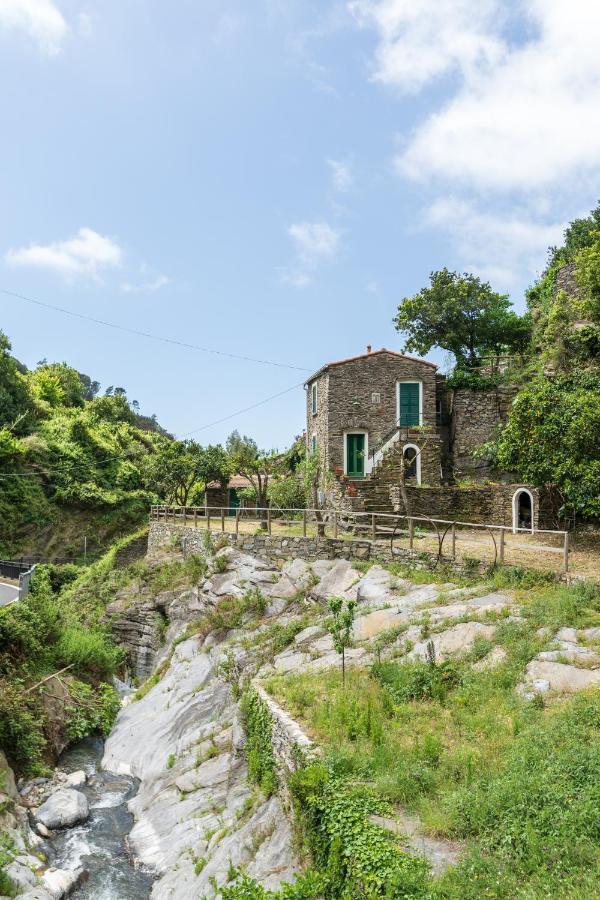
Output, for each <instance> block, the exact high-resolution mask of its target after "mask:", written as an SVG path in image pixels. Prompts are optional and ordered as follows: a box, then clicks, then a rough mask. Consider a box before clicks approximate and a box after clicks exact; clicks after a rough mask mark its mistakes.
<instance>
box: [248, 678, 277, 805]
mask: <svg viewBox="0 0 600 900" xmlns="http://www.w3.org/2000/svg"><path fill="white" fill-rule="evenodd" d="M240 709H241V712H242V719H243V722H244V728H245V730H246V735H247V738H248V740H247V743H246V758H247V760H248V777H249V779H250V781H252V782H254V784H257V785H258V786H259V787H260V788H261V790H262V791H263V792H264V793H265V794H266V795H267V796H270V795H271V794H273V793H274V792H275V791H276V790H277V775H276V770H275V756H274V754H273V746H272V744H271V735H272V728H273V725H272V721H271V714H270V712H269V709H268V707H267V705H266V704H265V703H264V702H263V701H262V700H261V699H260V697H259V696H258V694H257V693H256V691H253V690H248V691H246V692H245V693H244V695H243V696H242V700H241V703H240Z"/></svg>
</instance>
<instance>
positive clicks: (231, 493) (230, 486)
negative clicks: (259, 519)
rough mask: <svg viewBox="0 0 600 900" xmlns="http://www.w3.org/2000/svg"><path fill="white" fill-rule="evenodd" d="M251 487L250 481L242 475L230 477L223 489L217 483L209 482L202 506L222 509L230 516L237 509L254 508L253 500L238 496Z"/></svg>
mask: <svg viewBox="0 0 600 900" xmlns="http://www.w3.org/2000/svg"><path fill="white" fill-rule="evenodd" d="M251 487H252V483H251V481H250V479H248V478H246V477H245V476H244V475H232V476H231V478H230V479H229V482H228V483H227V485H226V486H225V487H223V485H222V484H220V482H218V481H211V482H209V484H207V485H206V490H205V492H204V506H205V508H206V507H209V508H211V509H215V508H217V509H220V508H222V507H224V508H225V509H227V515H230V516H234V515H235V513H236V510H237V509H238V508H243V509H249V508H254V507H255V506H256V502H255V501H254V500H246V499H245V498H243V497H241V496H240V491H242V490H243V489H244V488H251Z"/></svg>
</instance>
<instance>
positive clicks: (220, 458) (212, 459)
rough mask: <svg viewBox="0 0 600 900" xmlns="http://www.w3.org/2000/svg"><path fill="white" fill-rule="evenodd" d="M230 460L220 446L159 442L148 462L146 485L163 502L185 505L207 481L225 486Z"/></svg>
mask: <svg viewBox="0 0 600 900" xmlns="http://www.w3.org/2000/svg"><path fill="white" fill-rule="evenodd" d="M229 475H230V466H229V459H228V457H227V454H226V453H225V451H224V450H223V448H222V447H221V446H220V445H216V446H208V447H203V446H202V445H201V444H198V443H197V442H196V441H168V440H165V441H163V442H162V445H161V447H160V449H159V450H158V452H157V453H155V454H152V456H151V457H149V461H148V471H147V481H148V484H149V486H150V487H151V488H152V489H153V490H155V491H156V492H157V493H158V494H161V495H162V496H163V497H165V499H167V500H170V501H172V502H174V503H177V504H178V505H179V506H186V505H187V503H188V502H189V501H190V499H191V498H192V497H193V495H194V494H197V493H198V491H199V490H200V489H204V488H205V487H206V485H207V484H208V483H209V482H210V481H219V482H221V484H223V485H225V484H227V481H228V479H229Z"/></svg>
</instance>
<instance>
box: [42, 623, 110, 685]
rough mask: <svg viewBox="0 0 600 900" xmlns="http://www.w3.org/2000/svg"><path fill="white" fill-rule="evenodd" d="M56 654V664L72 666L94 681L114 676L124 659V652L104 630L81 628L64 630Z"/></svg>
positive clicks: (74, 626) (75, 627)
mask: <svg viewBox="0 0 600 900" xmlns="http://www.w3.org/2000/svg"><path fill="white" fill-rule="evenodd" d="M54 653H55V657H56V660H57V663H59V664H61V665H62V666H69V665H70V666H73V670H74V671H75V672H76V673H82V674H83V673H88V674H91V675H92V676H93V677H95V678H106V677H108V676H110V675H112V674H114V673H115V672H116V671H117V669H118V668H119V666H120V665H121V664H122V662H123V659H124V653H123V650H122V649H121V648H119V647H117V646H116V645H115V644H113V643H112V642H111V641H110V640H109V638H108V637H107V635H106V633H105V632H104V631H103V630H102V629H100V628H95V629H92V630H87V629H85V628H83V627H82V626H81V625H69V626H67V628H65V630H64V632H63V633H62V635H61V636H60V638H59V640H58V642H57V644H56V648H55V650H54Z"/></svg>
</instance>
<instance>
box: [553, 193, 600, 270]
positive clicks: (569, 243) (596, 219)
mask: <svg viewBox="0 0 600 900" xmlns="http://www.w3.org/2000/svg"><path fill="white" fill-rule="evenodd" d="M598 230H600V204H598V206H596V208H595V209H593V210H592V211H591V213H590V214H589V216H587V217H586V218H583V219H574V221H573V222H571V223H570V224H569V226H568V227H567V229H566V230H565V234H564V241H563V244H562V246H560V247H551V248H550V252H549V258H548V267H547V268H548V269H550V268H553V267H560V266H564V265H565V264H566V263H569V262H572V261H573V260H574V259H575V258H576V256H577V254H578V252H579V251H580V250H582V249H584V248H585V247H589V246H590V245H591V244H592V243H593V240H594V232H597V231H598Z"/></svg>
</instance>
